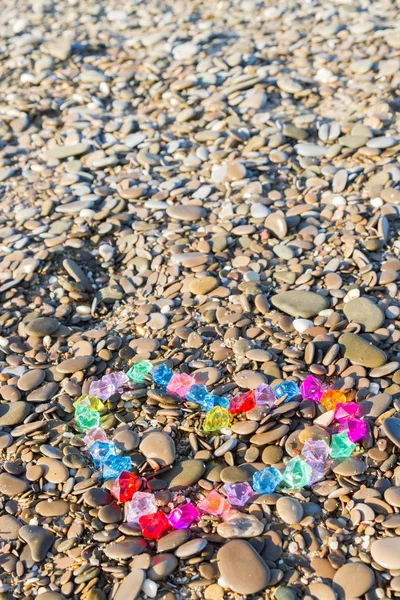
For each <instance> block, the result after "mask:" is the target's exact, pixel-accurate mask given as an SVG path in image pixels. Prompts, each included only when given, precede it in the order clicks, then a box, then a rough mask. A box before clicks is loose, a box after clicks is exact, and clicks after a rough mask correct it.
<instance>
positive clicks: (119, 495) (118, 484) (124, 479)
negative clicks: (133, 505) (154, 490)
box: [110, 471, 142, 502]
mask: <svg viewBox="0 0 400 600" xmlns="http://www.w3.org/2000/svg"><path fill="white" fill-rule="evenodd" d="M141 485H142V479H141V477H138V476H137V475H135V474H134V473H131V472H130V471H122V473H120V475H119V477H118V479H115V480H114V481H113V482H112V484H111V487H110V494H112V495H113V496H114V498H116V499H117V500H118V502H128V500H132V497H133V494H135V493H136V492H138V491H139V490H140V487H141Z"/></svg>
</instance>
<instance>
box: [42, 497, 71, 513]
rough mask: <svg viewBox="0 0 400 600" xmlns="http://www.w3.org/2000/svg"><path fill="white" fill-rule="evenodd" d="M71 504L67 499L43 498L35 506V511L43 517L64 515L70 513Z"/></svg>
mask: <svg viewBox="0 0 400 600" xmlns="http://www.w3.org/2000/svg"><path fill="white" fill-rule="evenodd" d="M69 507H70V504H69V502H67V501H66V500H52V501H51V502H49V501H48V500H42V501H41V502H38V503H37V504H36V506H35V511H36V512H37V514H38V515H41V516H42V517H62V516H63V515H66V514H68V512H69Z"/></svg>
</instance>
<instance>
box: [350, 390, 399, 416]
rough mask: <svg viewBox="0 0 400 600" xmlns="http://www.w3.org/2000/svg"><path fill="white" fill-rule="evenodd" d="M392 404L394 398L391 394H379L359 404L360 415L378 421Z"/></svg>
mask: <svg viewBox="0 0 400 600" xmlns="http://www.w3.org/2000/svg"><path fill="white" fill-rule="evenodd" d="M391 404H392V396H391V395H390V394H378V395H377V396H371V397H370V398H367V399H366V400H362V402H359V403H358V406H359V409H360V413H361V414H362V415H363V416H364V417H371V418H373V419H376V418H377V417H380V415H382V414H383V413H384V412H385V411H386V410H387V409H388V408H389V406H390V405H391Z"/></svg>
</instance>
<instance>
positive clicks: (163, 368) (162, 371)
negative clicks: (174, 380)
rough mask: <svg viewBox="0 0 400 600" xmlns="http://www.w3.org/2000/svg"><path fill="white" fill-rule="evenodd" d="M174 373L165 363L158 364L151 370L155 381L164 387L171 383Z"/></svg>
mask: <svg viewBox="0 0 400 600" xmlns="http://www.w3.org/2000/svg"><path fill="white" fill-rule="evenodd" d="M172 375H173V372H172V371H171V369H168V367H167V365H166V364H165V363H162V364H161V365H156V366H155V367H154V368H153V370H152V372H151V377H152V379H153V381H154V383H156V384H157V385H159V386H161V387H164V388H166V387H167V385H168V384H169V382H170V379H171V377H172Z"/></svg>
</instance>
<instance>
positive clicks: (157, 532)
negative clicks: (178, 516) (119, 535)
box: [139, 510, 171, 540]
mask: <svg viewBox="0 0 400 600" xmlns="http://www.w3.org/2000/svg"><path fill="white" fill-rule="evenodd" d="M139 525H140V529H141V530H142V534H143V537H145V538H147V539H150V540H158V539H159V538H160V537H161V536H162V534H163V533H164V531H167V529H169V528H170V527H171V525H170V524H169V521H168V519H167V517H166V516H165V514H164V513H163V511H162V510H159V511H157V512H156V513H153V514H152V515H142V516H141V517H139Z"/></svg>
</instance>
